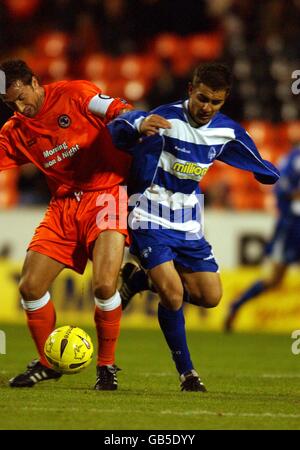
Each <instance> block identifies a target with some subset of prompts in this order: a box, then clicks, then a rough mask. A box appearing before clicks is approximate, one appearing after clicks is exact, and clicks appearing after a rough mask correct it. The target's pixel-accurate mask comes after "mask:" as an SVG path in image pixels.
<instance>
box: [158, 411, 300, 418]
mask: <svg viewBox="0 0 300 450" xmlns="http://www.w3.org/2000/svg"><path fill="white" fill-rule="evenodd" d="M160 414H172V415H173V416H190V415H193V416H197V415H199V416H201V415H202V416H204V415H205V416H206V415H209V416H218V417H223V416H228V417H278V418H279V417H280V418H287V419H298V418H299V417H300V414H284V413H270V412H265V413H231V412H221V411H220V412H214V411H206V410H199V411H196V410H195V411H182V412H178V411H171V410H165V411H160Z"/></svg>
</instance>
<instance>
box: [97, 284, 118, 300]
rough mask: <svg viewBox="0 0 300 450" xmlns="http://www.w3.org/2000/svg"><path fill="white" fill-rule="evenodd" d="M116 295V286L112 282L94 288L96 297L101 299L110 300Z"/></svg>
mask: <svg viewBox="0 0 300 450" xmlns="http://www.w3.org/2000/svg"><path fill="white" fill-rule="evenodd" d="M115 293H116V284H115V283H112V282H107V283H104V282H102V283H97V284H95V287H94V296H95V297H97V298H100V299H108V298H110V297H112V296H113V295H114V294H115Z"/></svg>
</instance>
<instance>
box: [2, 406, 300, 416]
mask: <svg viewBox="0 0 300 450" xmlns="http://www.w3.org/2000/svg"><path fill="white" fill-rule="evenodd" d="M3 409H5V407H3ZM18 410H26V411H27V410H30V411H51V412H58V411H63V410H64V409H63V408H41V407H36V406H23V407H18ZM68 411H69V412H79V411H82V408H74V407H71V408H68ZM88 411H89V412H95V413H99V414H100V413H105V412H106V413H113V414H115V413H117V412H119V409H99V408H88ZM133 411H134V412H135V413H138V414H139V413H141V414H145V411H142V410H141V411H138V410H136V409H134V410H128V411H123V414H132V412H133ZM147 413H148V414H152V415H158V414H160V415H164V416H166V415H172V416H216V417H272V418H282V419H299V418H300V414H285V413H271V412H265V413H250V412H249V413H239V412H237V413H233V412H221V411H208V410H203V409H199V410H192V411H182V412H180V411H174V410H170V409H166V410H162V411H153V412H152V411H147Z"/></svg>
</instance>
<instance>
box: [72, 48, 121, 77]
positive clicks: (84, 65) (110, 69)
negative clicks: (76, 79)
mask: <svg viewBox="0 0 300 450" xmlns="http://www.w3.org/2000/svg"><path fill="white" fill-rule="evenodd" d="M79 70H80V72H81V73H82V77H83V78H86V79H88V80H101V79H104V78H109V79H110V80H113V79H115V78H117V77H118V75H119V74H118V73H117V70H116V69H115V64H114V60H113V59H112V58H111V57H110V56H108V55H106V54H104V53H92V54H90V55H88V56H87V57H86V58H84V59H83V60H82V61H81V63H80V67H79Z"/></svg>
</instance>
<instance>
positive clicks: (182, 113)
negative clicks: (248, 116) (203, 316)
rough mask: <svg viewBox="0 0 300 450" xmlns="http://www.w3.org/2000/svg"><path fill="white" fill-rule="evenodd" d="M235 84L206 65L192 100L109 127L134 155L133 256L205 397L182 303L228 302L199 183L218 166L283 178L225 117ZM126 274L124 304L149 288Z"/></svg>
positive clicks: (187, 375) (182, 368)
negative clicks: (209, 239)
mask: <svg viewBox="0 0 300 450" xmlns="http://www.w3.org/2000/svg"><path fill="white" fill-rule="evenodd" d="M230 86H231V73H230V70H229V69H228V68H227V67H226V66H224V65H222V64H219V63H209V64H205V65H202V66H199V67H197V68H196V69H195V72H194V75H193V79H192V81H191V82H190V83H189V88H188V98H187V99H184V100H180V101H178V102H175V103H172V104H168V105H163V106H160V107H158V108H156V109H155V110H153V111H151V112H150V113H145V112H142V111H132V112H129V113H126V114H124V115H121V116H119V117H118V118H116V119H115V120H113V121H112V122H111V123H110V124H108V128H109V130H110V132H111V135H112V139H113V142H114V144H115V145H116V146H117V147H118V148H122V149H124V150H127V151H129V152H130V153H131V154H132V155H133V163H132V169H131V176H130V178H129V180H130V184H129V187H128V188H129V194H130V195H131V197H130V200H129V208H130V213H129V217H128V223H129V227H130V230H131V236H132V244H131V247H130V252H131V253H132V254H133V255H135V256H136V257H137V258H138V260H139V263H140V265H141V266H142V267H143V269H144V270H145V271H146V272H147V274H148V276H149V278H150V280H151V283H152V284H153V286H154V288H155V290H156V291H157V292H158V294H159V296H160V302H159V305H158V320H159V324H160V327H161V329H162V331H163V333H164V336H165V339H166V341H167V344H168V346H169V348H170V350H171V353H172V357H173V360H174V362H175V365H176V369H177V371H178V373H179V377H180V381H181V390H183V391H203V392H204V391H206V388H205V387H204V384H203V383H202V381H201V379H200V377H199V375H198V373H197V372H196V370H195V368H194V365H193V363H192V360H191V357H190V353H189V349H188V345H187V340H186V331H185V321H184V314H183V309H182V303H183V300H184V299H186V300H190V301H191V302H193V303H194V304H197V305H200V306H203V307H205V308H213V307H215V306H217V305H218V303H219V301H220V299H221V296H222V286H221V281H220V275H219V269H218V264H217V262H216V260H215V258H214V255H213V251H212V248H211V246H210V244H209V243H208V242H207V241H206V239H205V238H204V236H203V230H202V225H201V222H202V220H201V218H202V215H203V202H202V196H201V194H200V189H199V182H200V180H201V178H202V177H203V176H204V175H205V174H206V173H207V172H208V171H209V168H210V167H211V166H212V164H213V163H214V161H215V160H219V161H223V162H224V163H226V164H229V165H231V166H234V167H237V168H239V169H243V170H247V171H251V172H253V174H254V177H255V178H256V179H257V180H258V181H259V182H261V183H264V184H273V183H275V182H276V181H277V179H278V178H279V172H278V170H277V169H276V168H275V167H274V166H273V165H272V164H271V163H269V162H268V161H265V160H263V159H262V157H261V156H260V154H259V152H258V150H257V148H256V146H255V144H254V142H253V141H252V139H251V137H250V136H249V135H248V133H247V132H246V131H245V130H244V128H243V127H242V126H240V125H239V124H238V123H236V122H235V121H233V120H232V119H230V118H229V117H227V116H226V115H224V114H222V113H221V112H220V109H221V108H222V106H223V105H224V103H225V101H226V99H227V97H228V95H229V91H230ZM159 116H160V117H161V119H160V120H161V122H159ZM164 119H165V120H164ZM166 120H167V122H165V121H166ZM159 123H160V124H161V125H159ZM141 135H144V137H142V139H141ZM145 135H146V137H145ZM127 275H128V276H127V277H125V278H126V279H125V283H124V284H123V286H122V289H121V293H123V301H124V302H126V301H128V300H130V298H131V297H132V295H133V294H134V293H136V292H138V291H140V290H143V289H145V288H147V286H146V276H145V274H144V272H143V271H140V270H138V269H136V268H134V269H133V270H132V271H130V270H129V274H127Z"/></svg>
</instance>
